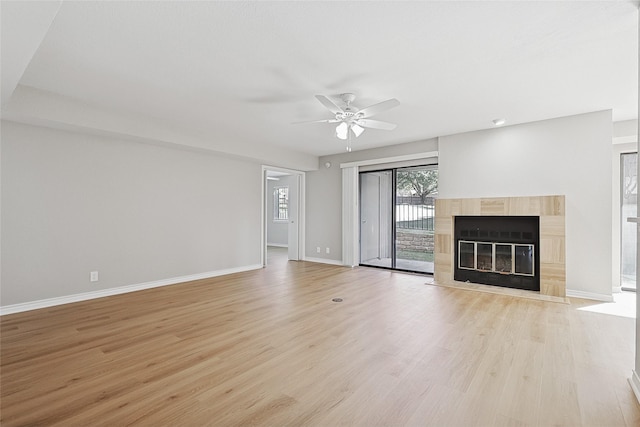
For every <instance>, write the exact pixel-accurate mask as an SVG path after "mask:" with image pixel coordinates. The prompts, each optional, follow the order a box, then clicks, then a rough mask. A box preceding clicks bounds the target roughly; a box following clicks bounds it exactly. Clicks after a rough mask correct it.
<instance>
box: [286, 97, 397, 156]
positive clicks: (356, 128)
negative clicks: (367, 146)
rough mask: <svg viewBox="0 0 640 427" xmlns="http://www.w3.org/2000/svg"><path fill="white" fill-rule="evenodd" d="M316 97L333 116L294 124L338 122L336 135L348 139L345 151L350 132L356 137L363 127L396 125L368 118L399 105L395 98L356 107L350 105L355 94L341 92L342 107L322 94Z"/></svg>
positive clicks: (382, 127) (389, 127) (349, 149)
mask: <svg viewBox="0 0 640 427" xmlns="http://www.w3.org/2000/svg"><path fill="white" fill-rule="evenodd" d="M316 99H317V100H318V101H320V103H321V104H322V105H324V106H325V107H326V108H327V109H328V110H329V111H331V112H332V113H333V114H334V118H332V119H324V120H311V121H306V122H298V123H294V124H301V123H339V124H338V126H337V127H336V136H337V137H338V138H340V139H344V140H348V141H349V142H348V145H347V151H351V133H353V134H354V135H355V136H356V138H357V137H359V136H360V135H361V134H362V132H364V130H365V128H369V129H383V130H393V129H395V127H396V125H395V124H393V123H388V122H383V121H380V120H372V119H369V117H371V116H373V115H375V114H378V113H381V112H383V111H386V110H389V109H391V108H394V107H397V106H398V105H400V101H398V100H397V99H395V98H391V99H387V100H386V101H382V102H380V103H378V104H374V105H370V106H369V107H366V108H362V109H357V108H354V107H352V106H351V103H352V102H353V101H354V100H355V99H356V96H355V95H354V94H352V93H343V94H341V95H340V99H341V100H342V102H343V103H344V105H345V106H344V107H339V106H338V105H337V104H336V103H335V102H333V101H332V100H331V99H330V98H329V97H327V96H324V95H316ZM349 131H351V132H349Z"/></svg>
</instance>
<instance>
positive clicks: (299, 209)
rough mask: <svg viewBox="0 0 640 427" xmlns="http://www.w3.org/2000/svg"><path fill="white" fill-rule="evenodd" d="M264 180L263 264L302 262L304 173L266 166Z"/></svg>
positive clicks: (264, 167) (263, 172)
mask: <svg viewBox="0 0 640 427" xmlns="http://www.w3.org/2000/svg"><path fill="white" fill-rule="evenodd" d="M262 181H263V197H262V200H263V202H262V239H261V240H262V249H261V256H262V265H263V266H266V265H267V264H268V263H269V262H270V260H271V261H272V262H273V260H282V259H283V258H284V256H283V255H285V254H286V260H290V261H298V260H301V259H303V253H302V251H303V249H302V248H304V244H303V242H304V172H300V171H295V170H289V169H283V168H277V167H270V166H263V167H262Z"/></svg>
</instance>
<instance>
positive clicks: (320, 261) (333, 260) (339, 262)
mask: <svg viewBox="0 0 640 427" xmlns="http://www.w3.org/2000/svg"><path fill="white" fill-rule="evenodd" d="M304 261H309V262H319V263H322V264H331V265H340V266H342V265H344V264H342V261H338V260H335V259H325V258H311V257H305V258H304Z"/></svg>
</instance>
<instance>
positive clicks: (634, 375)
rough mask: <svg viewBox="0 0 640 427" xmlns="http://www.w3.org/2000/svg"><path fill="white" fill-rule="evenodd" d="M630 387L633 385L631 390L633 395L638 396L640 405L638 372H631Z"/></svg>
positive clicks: (639, 378)
mask: <svg viewBox="0 0 640 427" xmlns="http://www.w3.org/2000/svg"><path fill="white" fill-rule="evenodd" d="M629 385H631V390H633V394H635V395H636V399H637V400H638V403H640V377H638V373H637V372H636V371H631V378H629Z"/></svg>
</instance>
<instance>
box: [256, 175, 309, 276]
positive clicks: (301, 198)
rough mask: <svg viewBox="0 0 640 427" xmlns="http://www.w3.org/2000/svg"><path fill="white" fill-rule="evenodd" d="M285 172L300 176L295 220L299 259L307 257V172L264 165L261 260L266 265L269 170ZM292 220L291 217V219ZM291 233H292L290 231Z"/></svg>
mask: <svg viewBox="0 0 640 427" xmlns="http://www.w3.org/2000/svg"><path fill="white" fill-rule="evenodd" d="M268 171H274V172H285V173H288V174H290V175H293V176H297V177H298V200H297V203H296V207H297V218H294V219H293V220H294V221H295V222H296V223H297V231H298V241H297V243H298V251H297V252H298V260H304V259H305V256H306V254H305V217H306V215H305V204H306V203H305V188H306V185H305V173H304V172H303V171H299V170H294V169H286V168H281V167H277V166H269V165H262V192H261V196H262V197H261V198H262V200H261V202H262V209H261V221H260V228H261V232H260V261H261V263H262V266H263V267H265V266H266V265H267V220H268V218H269V215H268V213H267V207H268V202H267V201H268V199H267V197H270V195H269V194H267V172H268ZM290 220H291V219H290ZM288 234H290V233H288Z"/></svg>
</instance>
